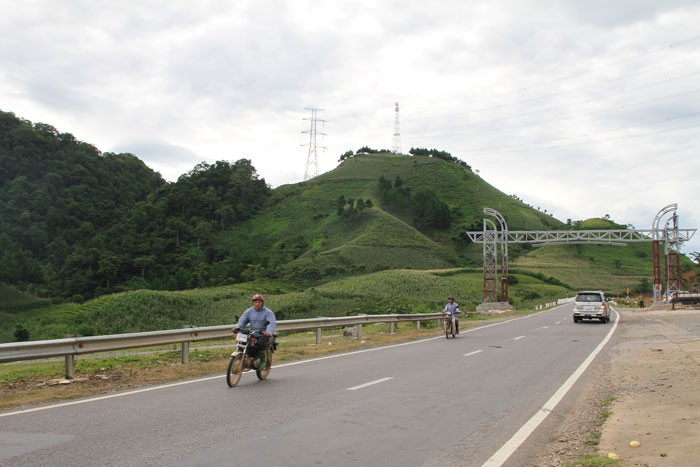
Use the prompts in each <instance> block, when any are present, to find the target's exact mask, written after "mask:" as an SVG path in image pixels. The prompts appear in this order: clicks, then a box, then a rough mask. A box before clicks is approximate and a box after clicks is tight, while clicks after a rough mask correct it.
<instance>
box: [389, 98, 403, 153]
mask: <svg viewBox="0 0 700 467" xmlns="http://www.w3.org/2000/svg"><path fill="white" fill-rule="evenodd" d="M394 105H396V108H395V109H394V139H393V140H392V144H391V152H393V153H394V154H401V129H400V126H399V103H398V102H395V103H394Z"/></svg>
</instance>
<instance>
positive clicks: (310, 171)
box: [302, 107, 326, 180]
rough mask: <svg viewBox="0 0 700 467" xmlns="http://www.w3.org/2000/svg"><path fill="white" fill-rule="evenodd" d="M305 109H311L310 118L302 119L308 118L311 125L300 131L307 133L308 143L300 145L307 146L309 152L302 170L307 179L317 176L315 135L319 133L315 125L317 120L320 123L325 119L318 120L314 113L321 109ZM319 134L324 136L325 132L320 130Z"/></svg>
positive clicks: (308, 108) (307, 108)
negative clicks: (304, 169) (304, 168)
mask: <svg viewBox="0 0 700 467" xmlns="http://www.w3.org/2000/svg"><path fill="white" fill-rule="evenodd" d="M306 110H310V111H311V118H305V119H304V120H310V121H311V127H310V128H309V129H308V130H306V131H302V133H304V134H306V133H308V134H309V144H304V145H302V146H309V153H308V155H307V156H306V171H305V172H304V180H308V179H310V178H313V177H317V176H318V152H317V149H318V146H317V145H316V136H317V135H318V134H319V133H318V131H317V125H318V122H321V123H324V124H325V123H326V121H325V120H319V119H318V117H317V116H316V114H317V113H318V112H322V111H323V109H316V108H312V107H306ZM320 134H321V136H325V135H326V134H325V133H323V132H321V133H320ZM321 149H326V148H325V147H323V146H321Z"/></svg>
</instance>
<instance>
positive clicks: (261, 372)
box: [255, 349, 272, 379]
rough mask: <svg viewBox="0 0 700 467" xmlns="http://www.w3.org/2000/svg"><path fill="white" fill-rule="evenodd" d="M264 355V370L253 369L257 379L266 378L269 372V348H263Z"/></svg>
mask: <svg viewBox="0 0 700 467" xmlns="http://www.w3.org/2000/svg"><path fill="white" fill-rule="evenodd" d="M265 356H266V357H267V364H266V365H265V369H264V370H255V375H256V376H257V377H258V379H267V375H269V374H270V368H272V351H270V349H267V350H265Z"/></svg>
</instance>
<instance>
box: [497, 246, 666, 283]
mask: <svg viewBox="0 0 700 467" xmlns="http://www.w3.org/2000/svg"><path fill="white" fill-rule="evenodd" d="M511 267H512V268H517V269H525V270H528V271H533V272H540V273H543V274H546V275H549V276H552V277H555V278H557V279H559V280H561V281H562V282H564V283H566V284H569V285H571V287H572V288H573V289H576V290H580V289H602V290H604V291H606V292H607V293H608V294H615V295H620V294H623V293H625V291H626V289H627V288H630V289H632V290H633V291H635V292H636V293H639V292H642V291H644V292H645V293H647V294H650V293H651V284H652V282H653V275H652V257H651V243H649V244H646V243H641V244H628V245H627V246H607V245H556V246H545V247H541V248H535V249H533V250H532V251H530V252H529V253H528V254H526V255H523V256H520V257H518V258H517V259H515V260H514V261H513V262H512V266H511Z"/></svg>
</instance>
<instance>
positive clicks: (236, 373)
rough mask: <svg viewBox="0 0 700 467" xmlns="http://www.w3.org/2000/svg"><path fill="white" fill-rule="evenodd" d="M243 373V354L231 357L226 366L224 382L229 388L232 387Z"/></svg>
mask: <svg viewBox="0 0 700 467" xmlns="http://www.w3.org/2000/svg"><path fill="white" fill-rule="evenodd" d="M242 375H243V354H239V355H236V356H235V357H231V358H230V359H229V361H228V368H226V384H228V386H229V387H230V388H232V387H234V386H235V385H237V384H238V382H239V381H240V380H241V376H242Z"/></svg>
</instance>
